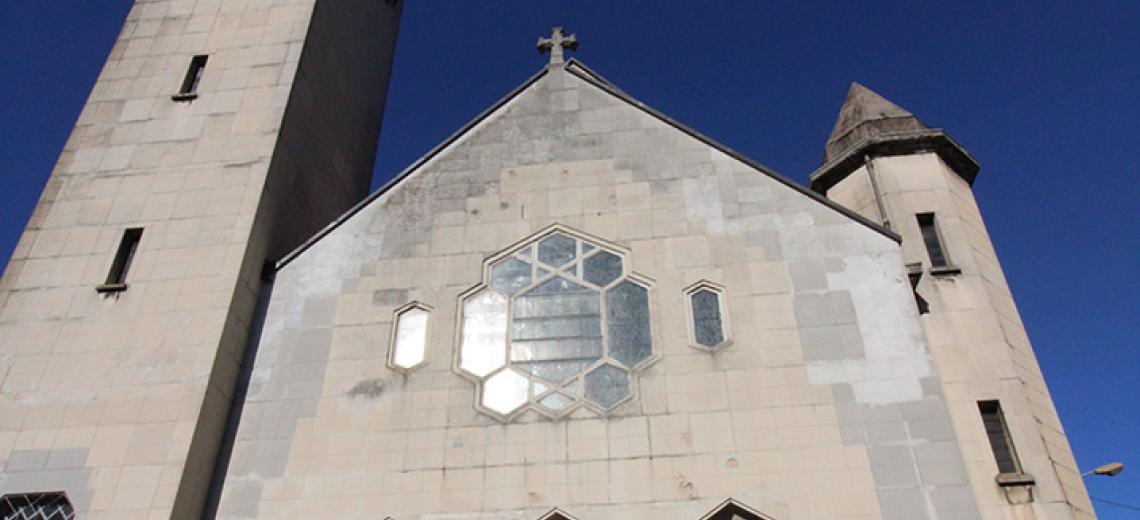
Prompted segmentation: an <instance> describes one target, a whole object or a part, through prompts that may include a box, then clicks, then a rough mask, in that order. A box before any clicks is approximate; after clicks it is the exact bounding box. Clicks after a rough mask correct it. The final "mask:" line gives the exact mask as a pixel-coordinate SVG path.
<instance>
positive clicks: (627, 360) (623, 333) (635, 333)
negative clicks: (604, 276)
mask: <svg viewBox="0 0 1140 520" xmlns="http://www.w3.org/2000/svg"><path fill="white" fill-rule="evenodd" d="M606 334H607V336H608V341H609V347H610V357H612V358H614V359H616V360H618V361H620V362H621V363H622V364H624V365H625V366H627V367H630V368H633V366H634V365H636V364H638V363H640V362H642V361H644V360H645V359H647V358H649V356H650V355H652V354H653V352H652V349H651V341H652V339H651V332H650V328H649V291H646V290H645V288H644V287H641V286H640V285H637V284H635V283H633V282H630V281H628V280H627V281H624V282H621V283H620V284H618V285H617V286H615V287H614V288H612V289H610V290H608V291H606Z"/></svg>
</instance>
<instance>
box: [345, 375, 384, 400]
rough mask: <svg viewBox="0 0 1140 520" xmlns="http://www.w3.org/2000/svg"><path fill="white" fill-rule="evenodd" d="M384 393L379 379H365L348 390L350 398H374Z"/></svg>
mask: <svg viewBox="0 0 1140 520" xmlns="http://www.w3.org/2000/svg"><path fill="white" fill-rule="evenodd" d="M383 393H384V382H383V381H381V380H379V379H365V380H363V381H361V382H359V383H356V386H354V387H352V388H351V389H350V390H349V391H348V396H349V397H351V398H354V399H355V398H357V397H359V398H361V399H376V398H377V397H380V394H383Z"/></svg>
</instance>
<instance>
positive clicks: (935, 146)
mask: <svg viewBox="0 0 1140 520" xmlns="http://www.w3.org/2000/svg"><path fill="white" fill-rule="evenodd" d="M920 152H934V153H937V154H938V156H939V157H941V158H942V160H943V161H945V162H946V164H947V165H948V166H950V169H952V170H954V172H955V173H957V174H958V176H960V177H962V179H963V180H965V181H966V183H967V184H969V185H970V186H973V185H974V179H976V178H977V176H978V170H979V169H980V168H981V165H980V164H978V161H977V159H975V158H974V156H972V155H970V152H968V151H967V150H966V148H965V147H963V146H962V145H961V144H959V143H958V141H955V140H954V138H953V137H950V134H947V133H946V131H945V130H942V129H940V128H932V129H930V130H921V131H913V132H895V133H890V134H883V135H880V136H876V137H870V138H867V139H864V140H862V141H860V142H858V143H857V144H855V145H854V146H852V147H850V148H848V149H847V151H846V152H843V155H840V156H839V157H836V158H835V159H832V160H831V161H829V162H827V163H826V164H824V165H822V166H820V167H819V168H818V169H816V170H815V171H814V172H812V173H811V175H809V176H808V186H810V187H811V190H812V191H813V192H815V193H820V194H823V193H826V192H827V190H829V189H831V187H832V186H835V185H836V184H838V183H839V182H840V181H842V180H843V179H844V178H846V177H847V176H848V175H849V174H850V173H851V172H853V171H855V170H856V169H858V168H859V166H861V165H862V164H863V159H864V156H867V155H871V156H897V155H911V154H914V153H920Z"/></svg>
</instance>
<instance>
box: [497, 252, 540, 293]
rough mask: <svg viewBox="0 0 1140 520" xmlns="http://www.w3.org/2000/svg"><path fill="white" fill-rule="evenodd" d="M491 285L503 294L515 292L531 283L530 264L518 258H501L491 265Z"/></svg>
mask: <svg viewBox="0 0 1140 520" xmlns="http://www.w3.org/2000/svg"><path fill="white" fill-rule="evenodd" d="M490 285H491V287H492V288H494V289H496V290H498V291H499V292H501V293H503V294H514V293H516V292H518V290H519V289H522V288H523V287H526V286H528V285H530V264H528V263H526V262H523V261H522V260H519V259H517V258H507V259H504V260H500V261H499V262H498V263H496V264H495V265H493V266H491V283H490Z"/></svg>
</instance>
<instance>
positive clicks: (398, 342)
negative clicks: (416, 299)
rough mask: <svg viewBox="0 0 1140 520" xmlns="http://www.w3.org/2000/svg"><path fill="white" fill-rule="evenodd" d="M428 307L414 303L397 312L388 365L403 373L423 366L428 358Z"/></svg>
mask: <svg viewBox="0 0 1140 520" xmlns="http://www.w3.org/2000/svg"><path fill="white" fill-rule="evenodd" d="M428 310H429V309H428V307H427V306H425V305H423V304H418V303H413V304H411V305H407V306H405V307H403V308H401V309H399V310H397V311H396V320H395V323H394V324H393V326H394V327H395V331H393V334H392V350H391V353H390V354H389V358H388V364H389V366H391V367H392V368H395V369H397V370H401V371H409V370H412V369H415V368H417V367H419V366H420V365H422V364H423V363H424V361H425V360H426V358H427V338H428V317H429V312H428Z"/></svg>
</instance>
